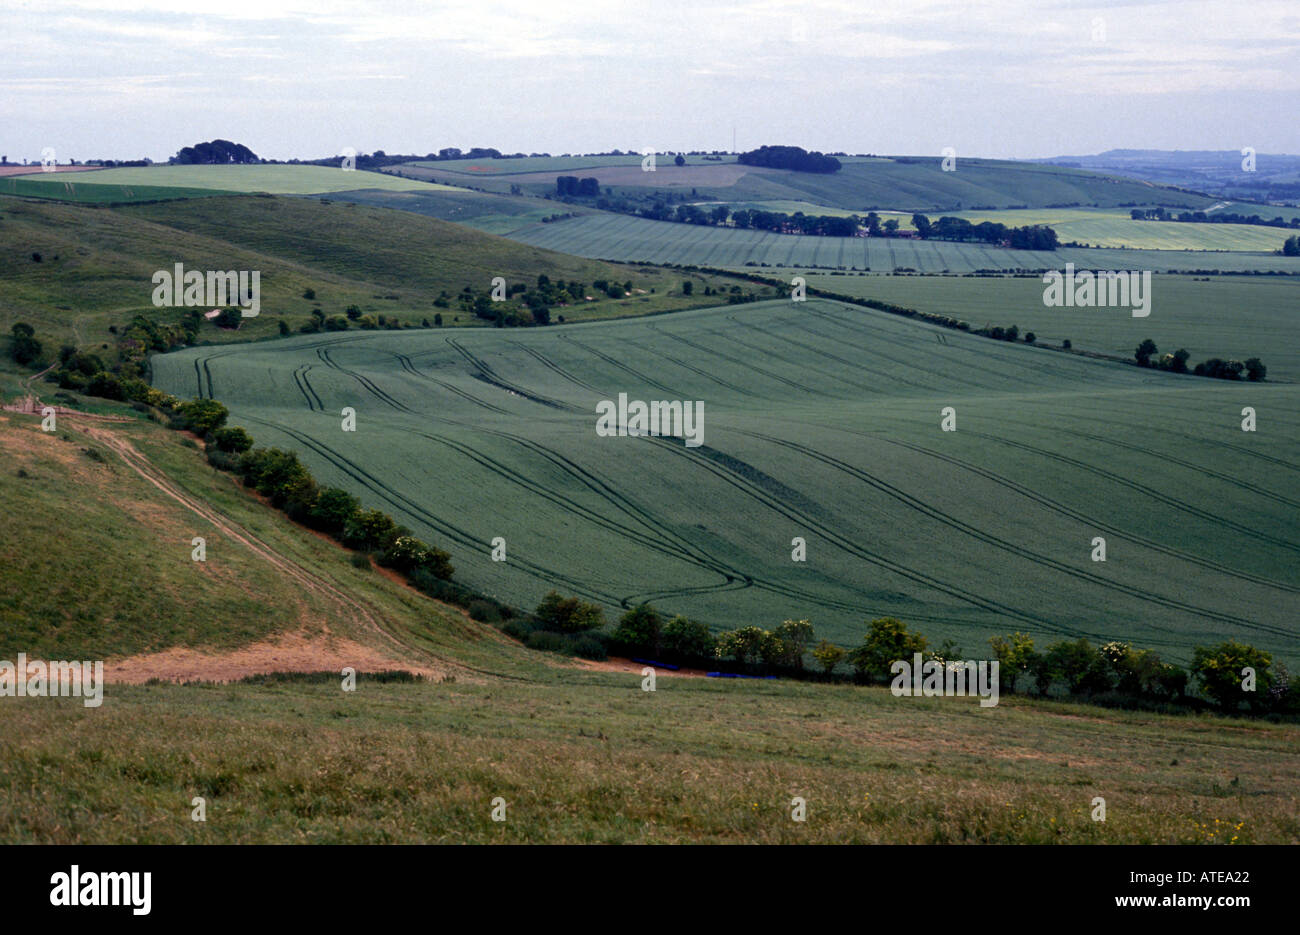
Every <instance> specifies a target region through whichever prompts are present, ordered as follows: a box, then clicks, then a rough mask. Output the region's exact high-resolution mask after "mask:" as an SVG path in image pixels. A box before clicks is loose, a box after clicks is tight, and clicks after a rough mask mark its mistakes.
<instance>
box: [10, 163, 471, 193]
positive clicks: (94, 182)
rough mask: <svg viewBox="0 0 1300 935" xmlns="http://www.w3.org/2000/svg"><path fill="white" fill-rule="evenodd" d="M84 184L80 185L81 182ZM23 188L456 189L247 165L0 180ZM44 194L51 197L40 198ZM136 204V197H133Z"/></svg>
mask: <svg viewBox="0 0 1300 935" xmlns="http://www.w3.org/2000/svg"><path fill="white" fill-rule="evenodd" d="M83 178H84V179H85V181H84V182H83V181H81V179H83ZM11 182H12V183H14V184H16V185H20V186H24V187H22V188H20V189H16V190H13V191H14V193H15V194H20V195H37V196H41V197H55V198H63V197H64V196H63V195H60V194H58V193H59V192H67V191H68V190H69V189H68V186H71V191H72V193H73V194H75V193H76V192H79V191H81V190H83V189H84V190H85V191H86V197H84V198H82V199H80V200H85V201H103V200H105V199H104V198H103V197H102V194H103V192H102V186H119V187H122V188H128V189H135V188H137V187H139V188H141V189H144V190H151V189H155V188H178V189H187V190H193V189H199V190H202V189H218V190H220V191H224V192H268V193H270V194H272V195H313V194H324V193H328V192H341V191H352V190H355V189H361V188H367V189H369V188H376V189H383V190H385V191H436V190H445V191H455V190H456V189H454V188H449V187H448V186H444V185H431V184H430V183H428V182H422V181H419V180H417V179H406V178H399V177H398V176H395V175H386V174H383V173H380V172H357V171H350V172H349V171H344V170H342V169H332V168H329V167H327V166H303V165H296V166H291V165H261V164H258V165H249V166H136V167H130V168H125V169H100V170H98V171H95V172H86V173H83V174H79V175H78V180H77V181H76V182H71V181H69V180H68V179H67V178H63V179H58V178H50V179H40V178H34V177H32V176H23V177H21V178H19V179H4V180H0V192H4V191H11V189H9V188H7V187H5V186H7V185H8V184H9V183H11ZM45 191H49V192H50V193H51V194H50V195H48V196H47V195H44V192H45ZM135 200H138V199H135Z"/></svg>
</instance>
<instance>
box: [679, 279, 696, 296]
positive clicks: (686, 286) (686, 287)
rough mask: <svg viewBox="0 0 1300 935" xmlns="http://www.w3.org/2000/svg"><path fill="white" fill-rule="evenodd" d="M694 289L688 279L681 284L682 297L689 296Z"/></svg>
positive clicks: (693, 285)
mask: <svg viewBox="0 0 1300 935" xmlns="http://www.w3.org/2000/svg"><path fill="white" fill-rule="evenodd" d="M694 289H695V284H694V283H692V282H691V281H690V280H689V279H687V280H685V281H683V282H682V295H690V294H691V292H692V291H693V290H694Z"/></svg>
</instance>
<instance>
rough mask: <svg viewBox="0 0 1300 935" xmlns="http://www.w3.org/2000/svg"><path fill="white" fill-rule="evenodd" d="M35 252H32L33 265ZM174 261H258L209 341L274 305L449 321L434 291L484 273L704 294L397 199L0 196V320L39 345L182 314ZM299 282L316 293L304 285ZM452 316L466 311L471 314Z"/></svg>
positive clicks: (273, 318) (613, 312) (221, 265)
mask: <svg viewBox="0 0 1300 935" xmlns="http://www.w3.org/2000/svg"><path fill="white" fill-rule="evenodd" d="M33 253H40V254H41V255H42V261H41V262H40V263H36V262H33V259H32V254H33ZM56 256H57V257H58V259H57V260H56V259H55V257H56ZM178 262H180V263H184V264H185V266H186V268H187V269H200V270H206V269H250V270H260V271H261V284H262V314H261V315H259V316H258V317H256V318H250V319H245V320H244V323H243V325H242V326H241V328H240V329H239V331H237V332H226V331H221V330H220V329H217V328H215V327H205V329H204V332H203V339H204V340H207V341H212V342H230V341H244V340H250V339H255V338H259V337H267V336H271V335H274V334H276V333H277V328H276V323H277V321H278V320H279V319H280V318H282V317H285V318H287V319H288V323H289V325H290V326H291V327H293V328H295V329H296V328H297V326H298V325H299V324H301V323H302V322H303V321H306V320H307V317H308V315H309V313H310V311H311V309H313V308H316V307H319V308H321V309H322V310H323V311H324V312H325V313H326V314H327V315H338V314H342V312H343V310H344V309H345V308H346V307H347V306H349V305H352V304H356V305H358V306H360V307H361V308H362V310H363V311H365V312H367V313H382V314H387V315H389V316H395V317H397V318H399V319H401V320H403V321H409V322H413V323H415V324H419V323H420V322H421V321H422V320H423V319H425V318H428V319H432V318H433V316H434V314H435V313H436V312H439V311H441V312H442V313H443V317H444V318H445V319H446V323H447V324H449V325H450V324H451V323H452V319H453V318H454V317H455V316H456V315H458V314H461V313H460V312H459V311H458V310H457V309H437V308H435V307H434V305H433V301H434V299H435V298H437V296H438V294H439V293H440V292H441V291H443V290H446V291H448V292H450V293H453V294H455V293H458V292H460V291H461V289H463V288H464V287H465V286H467V285H472V286H473V287H474V288H475V289H479V290H482V289H487V288H489V287H490V282H491V279H492V277H494V276H504V277H505V278H506V280H507V281H508V282H518V281H521V280H522V281H526V282H530V283H531V282H533V281H535V279H536V277H537V275H538V274H539V273H546V274H548V275H550V276H551V277H552V278H553V279H579V280H581V281H583V282H587V283H590V282H591V281H592V280H594V279H608V280H611V281H618V282H623V281H627V280H632V281H633V283H634V286H635V287H637V288H644V289H646V290H647V293H648V291H649V290H650V289H651V288H654V289H656V293H655V294H654V295H653V296H650V295H645V296H640V295H638V296H636V297H634V298H631V299H626V300H617V301H615V300H610V299H607V298H602V299H601V300H600V301H597V302H593V303H590V304H588V305H586V306H584V307H583V308H581V309H573V310H567V309H557V310H556V311H557V313H558V314H566V313H567V315H566V317H568V316H572V317H575V318H579V317H601V316H617V315H625V314H636V313H641V312H647V311H662V310H666V309H674V308H683V307H691V306H698V305H700V304H702V299H700V298H699V297H696V298H693V299H691V298H686V297H684V296H682V295H681V294H680V283H681V279H682V277H680V276H676V275H671V274H668V273H664V272H661V271H658V270H643V269H641V268H636V267H626V266H616V265H612V264H609V263H604V262H600V261H592V260H587V259H582V258H578V257H572V256H565V255H560V254H557V253H554V252H551V251H548V250H544V249H539V248H536V247H531V246H521V245H519V244H516V243H514V242H513V241H509V240H504V239H502V238H498V237H493V236H490V235H487V234H483V233H480V232H478V231H474V230H470V229H468V228H465V227H463V226H460V225H456V224H450V223H447V222H444V221H439V220H436V219H434V218H429V217H422V216H420V215H418V214H414V213H411V212H407V211H393V210H389V209H386V208H379V207H368V206H364V205H348V204H337V203H330V204H323V203H321V201H320V200H316V199H302V198H279V197H258V196H231V197H212V198H203V199H194V200H184V201H172V202H167V203H165V204H152V205H134V206H123V207H118V208H114V209H108V208H90V207H84V206H77V205H60V204H53V203H47V202H37V201H31V200H26V199H18V198H3V197H0V282H3V283H4V286H5V288H4V289H3V291H0V328H2V329H3V331H4V333H6V334H7V333H8V330H9V326H10V324H12V322H14V321H16V320H23V321H27V322H29V323H31V324H32V325H33V326H34V327H35V328H36V330H37V331H38V333H39V337H40V338H41V339H42V340H44V341H45V342H46V344H47V345H48V346H49V349H50V350H55V349H57V347H58V344H59V343H60V342H63V341H71V342H73V343H77V344H78V345H81V346H84V347H91V348H95V349H96V350H99V345H101V344H103V343H110V345H111V342H112V341H113V338H112V337H111V335H109V334H108V333H107V331H108V327H109V325H110V324H118V325H122V324H125V323H126V322H127V321H129V320H130V318H131V316H132V315H134V314H137V313H141V312H143V313H145V314H147V315H150V316H155V317H159V318H167V317H169V316H170V317H179V316H180V314H181V310H176V309H156V308H154V307H153V305H152V295H153V289H154V286H153V283H152V281H151V277H152V276H153V273H154V271H156V270H159V269H166V270H170V269H172V267H173V266H174V264H175V263H178ZM720 282H721V281H718V283H715V284H719V283H720ZM308 287H310V288H313V289H314V290H315V292H316V299H315V300H308V299H305V298H303V297H302V295H303V291H304V290H305V289H307V288H308ZM699 291H703V290H702V289H701V290H699ZM461 318H462V324H469V323H472V321H471V319H472V316H467V315H463V314H461Z"/></svg>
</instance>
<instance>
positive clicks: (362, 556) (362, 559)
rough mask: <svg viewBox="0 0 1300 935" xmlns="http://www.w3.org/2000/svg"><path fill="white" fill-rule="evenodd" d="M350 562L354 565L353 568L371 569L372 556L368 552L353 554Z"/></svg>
mask: <svg viewBox="0 0 1300 935" xmlns="http://www.w3.org/2000/svg"><path fill="white" fill-rule="evenodd" d="M348 561H349V562H351V563H352V567H353V568H366V569H368V568H370V554H369V553H368V552H353V553H352V557H351V558H349V559H348Z"/></svg>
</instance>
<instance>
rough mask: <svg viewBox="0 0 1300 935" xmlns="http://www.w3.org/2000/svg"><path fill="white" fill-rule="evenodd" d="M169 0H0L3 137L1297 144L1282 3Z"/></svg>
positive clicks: (279, 151) (8, 142)
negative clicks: (179, 3) (308, 0)
mask: <svg viewBox="0 0 1300 935" xmlns="http://www.w3.org/2000/svg"><path fill="white" fill-rule="evenodd" d="M173 6H174V5H173V4H172V3H171V2H170V0H41V2H39V3H32V2H26V3H22V2H20V3H18V4H10V5H6V6H5V7H4V8H0V90H2V91H3V93H0V126H3V127H4V131H3V136H2V137H0V139H3V142H2V143H0V153H4V152H8V153H9V154H11V155H12V154H14V153H18V154H23V155H21V156H16V157H15V158H18V159H20V158H27V159H28V160H29V161H30V160H32V159H33V158H39V154H40V153H41V152H42V150H44V149H47V148H50V149H53V150H54V151H55V153H56V158H58V159H59V160H66V159H67V158H69V157H73V158H76V159H78V160H85V159H116V160H124V159H139V158H142V157H146V156H147V157H149V158H151V159H153V160H155V161H163V160H165V159H166V158H167V157H169V156H171V155H172V154H173V153H174V152H175V151H176V149H177V148H179V146H183V145H191V144H193V143H195V142H198V141H200V140H206V139H211V138H213V137H214V136H215V137H220V138H224V139H229V140H235V141H238V142H242V143H244V144H245V145H247V146H250V147H251V148H253V149H254V150H255V151H256V152H257V153H258V154H259V155H260V156H263V157H265V158H270V159H290V158H304V157H302V156H301V154H302V153H304V152H311V153H324V154H326V155H332V154H338V153H340V152H341V151H342V150H343V149H344V148H347V147H350V148H352V149H354V150H357V151H361V150H363V149H364V150H366V151H374V150H377V149H380V150H384V151H385V152H395V153H409V152H414V151H416V150H422V151H424V152H428V150H429V146H428V145H427V144H419V143H418V141H419V140H428V139H442V140H446V139H462V140H480V141H483V140H495V141H496V142H495V143H494V144H493V145H496V146H497V148H499V149H501V150H503V151H515V150H522V149H527V150H529V151H536V152H552V153H554V152H557V151H561V152H562V151H565V150H567V151H569V152H575V151H580V152H593V151H597V150H601V149H607V148H610V147H608V146H607V144H606V143H605V142H604V141H605V140H608V139H610V138H611V137H614V138H618V139H619V140H620V141H621V144H622V145H620V147H619V148H624V147H625V146H626V145H627V144H629V143H630V144H631V148H632V149H633V150H634V151H637V152H640V151H641V150H644V149H646V148H653V149H656V150H658V151H664V150H667V149H670V148H681V149H686V150H710V151H711V150H724V149H739V150H741V151H744V150H748V149H752V148H754V147H755V146H758V145H761V144H762V143H764V142H774V141H779V140H798V141H799V145H801V146H803V147H804V148H806V149H809V150H820V151H822V152H827V151H833V150H841V151H844V152H882V151H893V152H894V153H918V154H928V153H934V154H938V153H940V152H942V151H943V150H944V149H945V148H947V147H951V148H952V149H954V150H955V151H956V154H957V157H958V158H959V159H960V158H962V157H963V156H973V155H975V154H980V156H981V158H989V159H1010V160H1019V161H1024V160H1030V159H1051V158H1056V157H1058V156H1059V154H1062V153H1082V152H1086V151H1088V150H1090V149H1094V148H1097V149H1098V150H1099V151H1104V150H1106V149H1111V148H1116V147H1113V146H1108V145H1101V146H1099V147H1094V145H1093V142H1092V141H1096V140H1115V139H1117V138H1122V139H1123V140H1124V142H1125V144H1126V148H1133V149H1155V150H1166V151H1239V150H1240V149H1242V148H1243V147H1251V148H1253V149H1254V150H1255V151H1256V152H1258V153H1290V152H1300V123H1297V121H1295V120H1292V119H1287V118H1286V115H1287V114H1294V112H1295V99H1296V92H1297V91H1300V18H1297V16H1296V14H1295V10H1294V6H1293V4H1292V3H1289V2H1284V0H1258V2H1255V3H1251V4H1248V5H1240V4H1235V3H1228V2H1226V0H1179V2H1177V3H1174V2H1173V0H1149V2H1140V3H1128V2H1125V3H1120V4H1116V3H1114V2H1112V0H1083V2H1082V3H1080V4H1077V5H1076V4H1074V3H1073V2H1066V0H996V2H987V0H986V2H982V3H976V4H966V3H962V4H957V3H954V2H953V0H908V2H906V3H904V2H901V0H884V2H882V3H880V4H875V5H873V6H872V8H870V9H868V8H861V7H859V6H857V5H855V4H852V3H849V2H847V0H809V2H800V3H797V4H789V3H781V2H777V0H754V2H750V3H745V4H736V3H734V2H733V0H691V2H689V3H687V2H682V0H665V2H664V3H662V4H660V5H657V6H655V7H645V8H641V7H634V6H631V5H628V4H625V3H619V2H614V0H591V2H588V3H584V4H581V5H575V6H573V7H560V8H542V7H538V6H534V5H530V4H528V3H524V2H521V0H482V2H480V3H476V4H474V5H473V6H472V7H471V6H468V5H463V4H461V5H457V4H446V3H433V4H428V5H421V6H419V7H418V8H415V9H404V10H402V11H400V12H394V11H392V10H391V9H388V8H386V7H385V6H384V5H382V4H379V3H376V2H373V0H313V3H312V4H311V5H310V9H309V10H304V9H303V7H302V5H301V4H298V3H296V0H191V2H189V3H187V4H186V5H185V6H186V9H185V10H184V11H176V10H174V9H173V8H172V7H173ZM733 134H734V140H735V143H734V146H733ZM177 141H179V143H178V144H177V145H173V143H177ZM669 141H671V143H670V142H669ZM444 145H445V144H444ZM471 145H482V144H481V143H480V144H474V143H471ZM435 148H439V147H435ZM321 158H324V157H321Z"/></svg>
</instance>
